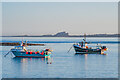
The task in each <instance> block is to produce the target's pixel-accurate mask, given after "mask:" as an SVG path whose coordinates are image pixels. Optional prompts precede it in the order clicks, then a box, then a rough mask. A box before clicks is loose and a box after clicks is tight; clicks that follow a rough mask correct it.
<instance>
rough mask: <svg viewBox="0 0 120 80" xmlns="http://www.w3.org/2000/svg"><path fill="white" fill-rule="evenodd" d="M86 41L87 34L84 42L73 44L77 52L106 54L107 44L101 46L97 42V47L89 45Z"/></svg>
mask: <svg viewBox="0 0 120 80" xmlns="http://www.w3.org/2000/svg"><path fill="white" fill-rule="evenodd" d="M88 43H89V42H87V41H86V35H85V38H84V39H83V41H82V42H79V43H75V44H73V47H74V49H75V52H76V54H104V51H107V49H108V48H107V47H106V46H101V44H97V45H96V46H95V47H89V46H88V45H87V44H88Z"/></svg>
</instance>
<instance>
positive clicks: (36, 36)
mask: <svg viewBox="0 0 120 80" xmlns="http://www.w3.org/2000/svg"><path fill="white" fill-rule="evenodd" d="M0 37H47V36H0ZM48 37H49V36H48ZM69 37H84V36H69ZM86 37H120V36H86Z"/></svg>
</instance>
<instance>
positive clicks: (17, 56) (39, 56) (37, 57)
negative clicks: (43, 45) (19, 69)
mask: <svg viewBox="0 0 120 80" xmlns="http://www.w3.org/2000/svg"><path fill="white" fill-rule="evenodd" d="M16 57H34V58H35V57H36V58H45V57H41V56H16Z"/></svg>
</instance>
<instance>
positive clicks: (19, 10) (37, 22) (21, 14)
mask: <svg viewBox="0 0 120 80" xmlns="http://www.w3.org/2000/svg"><path fill="white" fill-rule="evenodd" d="M117 10H118V6H117V2H4V3H3V4H2V25H3V27H2V34H3V35H8V36H9V35H47V34H56V33H58V32H61V31H66V32H68V33H69V34H71V35H80V34H84V33H86V34H104V33H118V11H117Z"/></svg>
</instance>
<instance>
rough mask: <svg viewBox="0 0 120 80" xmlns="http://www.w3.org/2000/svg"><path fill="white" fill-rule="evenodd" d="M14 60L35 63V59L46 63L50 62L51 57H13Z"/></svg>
mask: <svg viewBox="0 0 120 80" xmlns="http://www.w3.org/2000/svg"><path fill="white" fill-rule="evenodd" d="M13 60H14V61H17V62H19V63H34V62H35V63H36V61H39V63H47V64H52V57H50V56H49V57H47V58H19V57H14V58H13Z"/></svg>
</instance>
